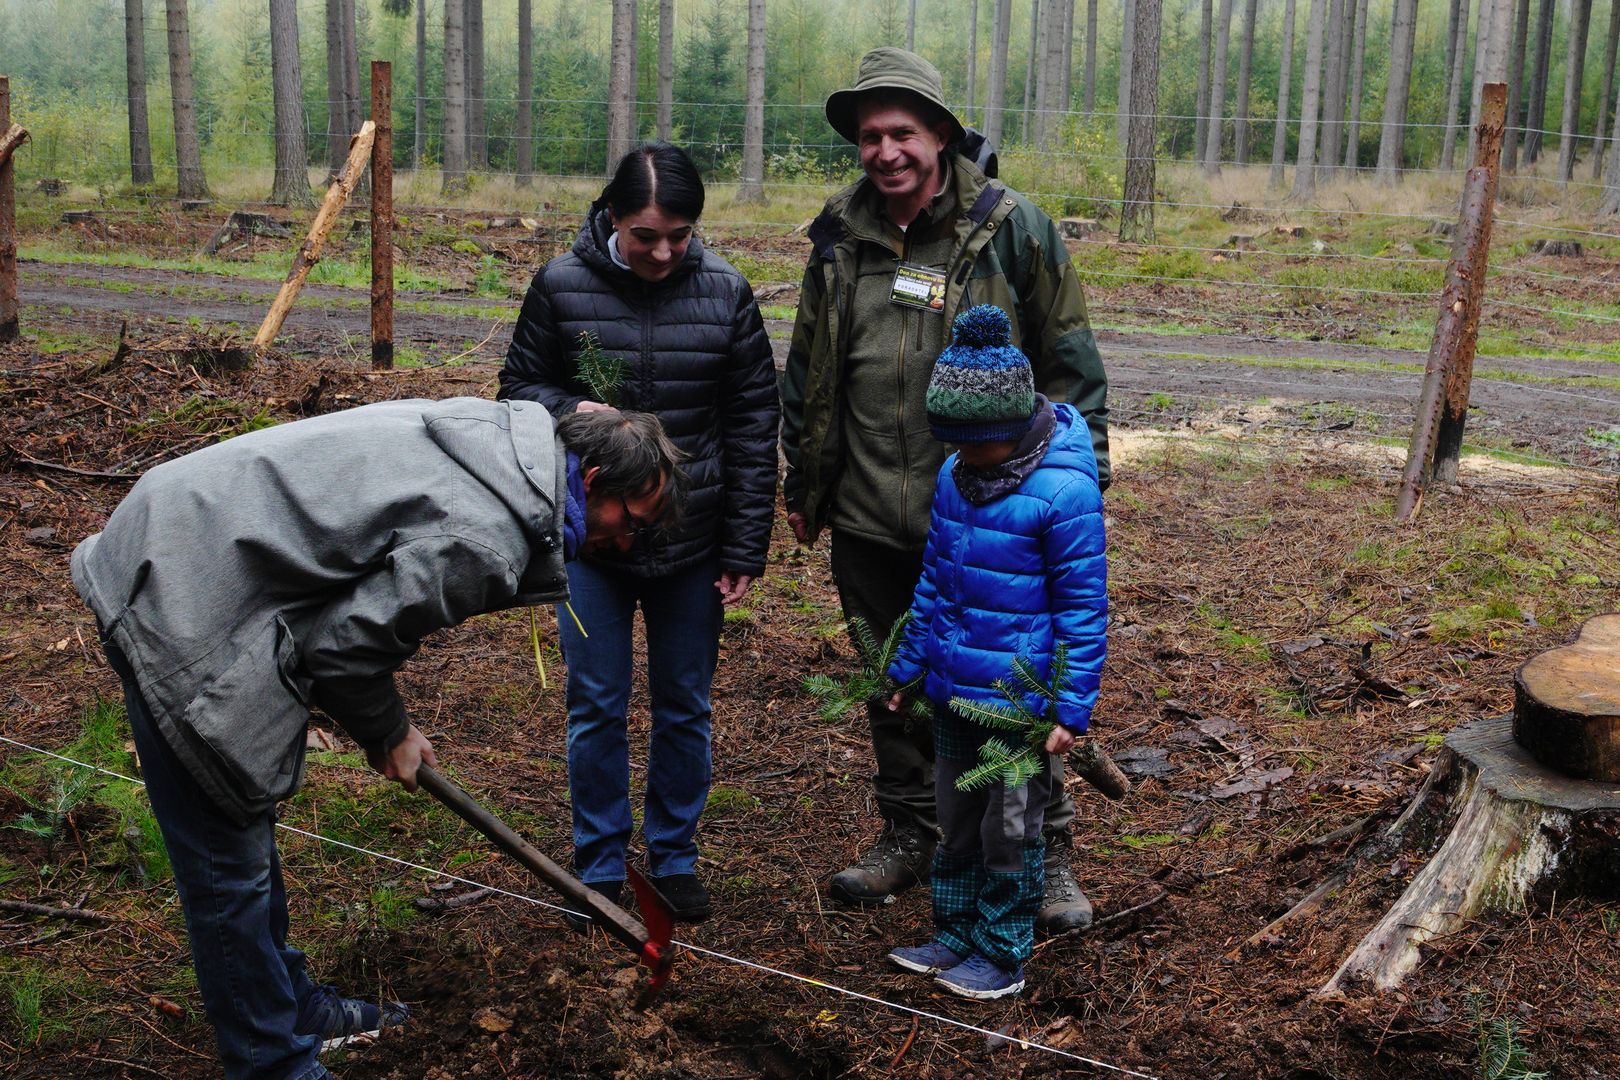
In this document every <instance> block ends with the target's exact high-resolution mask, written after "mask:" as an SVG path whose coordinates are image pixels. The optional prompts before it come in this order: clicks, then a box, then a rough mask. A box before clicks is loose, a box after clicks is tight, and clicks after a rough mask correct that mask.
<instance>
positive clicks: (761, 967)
mask: <svg viewBox="0 0 1620 1080" xmlns="http://www.w3.org/2000/svg"><path fill="white" fill-rule="evenodd" d="M0 742H5V743H10V744H11V745H12V746H16V747H20V748H21V749H23V750H28V751H32V752H33V753H36V754H42V755H44V756H45V757H50V758H55V759H56V760H58V761H63V762H66V763H67V764H69V765H76V766H78V767H79V768H81V769H89V770H91V771H92V772H98V773H101V774H102V775H104V776H110V777H112V778H114V779H116V780H123V781H125V782H127V783H131V784H137V785H139V786H141V787H145V786H146V782H145V781H143V780H139V779H137V778H135V777H133V776H125V775H124V774H123V773H118V772H113V771H112V770H111V769H104V768H102V767H101V766H99V765H91V764H89V763H88V762H84V761H77V760H75V759H74V758H70V757H66V756H64V755H62V754H57V753H53V752H52V751H50V750H42V749H40V748H39V747H37V746H32V745H30V744H28V743H25V742H19V741H18V740H16V739H10V738H7V737H6V736H4V735H0ZM275 824H276V828H278V829H282V830H285V831H286V832H290V833H293V834H295V835H297V836H303V837H307V838H309V839H311V840H319V841H321V842H322V843H326V844H331V845H333V846H335V847H340V848H344V849H346V850H348V851H353V852H356V853H358V854H361V855H367V856H370V857H371V858H374V859H381V860H383V861H384V862H390V863H395V864H396V865H399V866H405V867H409V868H410V869H412V870H420V871H421V872H423V873H425V874H431V875H433V876H435V877H442V878H446V879H448V880H450V881H455V882H459V883H460V884H462V885H468V886H471V887H473V888H478V889H488V890H489V891H490V892H494V893H499V894H500V895H502V896H509V897H511V898H512V899H514V900H522V901H523V902H525V903H528V904H533V905H535V906H536V907H542V908H547V909H549V910H551V911H557V912H563V913H566V914H571V915H578V916H580V917H581V918H586V917H588V915H587V914H586V913H584V912H576V911H573V910H571V909H569V908H565V907H561V906H559V905H557V904H548V903H547V902H546V901H544V900H540V899H537V898H535V897H533V896H526V895H524V894H523V893H516V892H512V891H510V890H507V889H503V888H501V887H500V886H498V885H485V884H484V883H482V882H479V881H474V880H473V879H471V878H465V877H461V876H460V875H458V874H452V873H450V872H449V871H448V870H439V869H437V868H435V867H431V866H423V865H421V864H420V863H413V862H411V861H410V860H409V859H401V858H398V857H397V856H394V855H388V854H385V853H383V852H380V851H372V850H371V849H370V848H364V847H361V846H360V845H358V844H350V843H346V842H345V841H342V840H338V839H335V838H333V837H330V836H322V835H321V834H320V833H314V832H310V831H309V830H307V829H300V828H298V827H297V826H294V825H284V824H282V823H281V822H279V821H278V822H276V823H275ZM670 944H672V945H679V946H680V947H681V948H683V949H686V950H688V951H690V952H694V953H701V954H702V955H705V956H712V957H714V958H715V959H717V960H724V961H726V962H727V963H731V964H736V965H738V966H740V967H745V968H752V969H753V970H756V971H764V972H768V973H770V974H772V975H780V976H782V977H783V978H785V979H792V980H794V981H795V982H801V983H805V984H806V985H809V986H817V987H821V988H822V989H824V990H831V991H833V992H835V993H838V994H843V995H844V996H845V997H849V998H854V999H856V1000H857V1001H865V1002H869V1003H870V1004H873V1005H877V1006H880V1007H882V1008H885V1009H893V1010H895V1011H896V1012H903V1013H910V1014H911V1015H914V1016H918V1017H924V1018H926V1019H929V1020H935V1021H938V1022H939V1023H941V1024H946V1025H949V1026H951V1027H957V1028H961V1029H962V1030H964V1031H971V1032H973V1033H974V1034H976V1035H984V1036H986V1037H988V1038H992V1039H998V1040H1002V1041H1005V1042H1007V1043H1010V1044H1017V1045H1018V1046H1019V1047H1021V1048H1023V1049H1025V1050H1044V1051H1046V1052H1047V1053H1049V1054H1057V1055H1058V1056H1060V1057H1066V1058H1069V1059H1070V1060H1072V1061H1079V1062H1082V1063H1083V1064H1086V1065H1094V1066H1096V1067H1098V1068H1102V1069H1109V1070H1111V1071H1113V1072H1117V1073H1122V1074H1124V1075H1125V1076H1135V1077H1140V1078H1141V1080H1158V1078H1157V1077H1155V1076H1153V1075H1152V1074H1151V1073H1144V1072H1137V1071H1136V1070H1135V1069H1127V1068H1125V1067H1124V1066H1121V1065H1110V1064H1109V1063H1108V1062H1106V1061H1098V1060H1097V1059H1096V1058H1088V1057H1083V1056H1081V1055H1080V1054H1072V1053H1070V1052H1069V1051H1067V1050H1063V1049H1060V1048H1058V1047H1056V1046H1049V1045H1047V1044H1046V1043H1040V1042H1035V1041H1034V1040H1031V1039H1022V1038H1019V1037H1018V1036H1016V1035H1007V1034H1004V1033H1002V1032H998V1031H991V1030H990V1029H989V1028H982V1027H978V1026H977V1025H975V1024H969V1023H967V1022H966V1021H963V1020H954V1019H952V1018H951V1017H949V1016H943V1015H940V1014H938V1013H931V1012H928V1011H926V1010H923V1009H916V1008H913V1007H911V1006H910V1005H902V1004H900V1003H899V1002H896V1001H888V1000H886V999H884V998H880V997H873V996H871V995H870V994H863V993H860V992H859V991H856V990H849V989H847V988H845V987H842V986H838V985H836V984H835V983H830V982H824V981H822V980H821V979H815V978H811V977H810V976H808V975H797V974H795V973H793V972H791V971H784V970H783V969H781V968H774V967H771V966H769V965H767V964H761V963H758V962H756V961H753V960H747V959H744V958H743V957H740V956H731V955H728V954H727V953H723V952H718V951H716V950H714V949H708V948H704V947H703V946H701V945H694V944H691V943H690V942H686V941H681V940H679V939H675V938H672V939H671V940H670Z"/></svg>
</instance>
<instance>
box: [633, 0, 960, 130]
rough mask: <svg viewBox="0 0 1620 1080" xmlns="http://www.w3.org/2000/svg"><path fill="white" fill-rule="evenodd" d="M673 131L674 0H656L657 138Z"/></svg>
mask: <svg viewBox="0 0 1620 1080" xmlns="http://www.w3.org/2000/svg"><path fill="white" fill-rule="evenodd" d="M971 82H972V80H969V84H970V85H971ZM972 96H973V94H972V92H971V90H970V91H969V93H968V97H969V98H971V97H972ZM674 130H675V0H658V127H657V131H658V137H659V138H660V139H663V140H664V141H665V142H668V141H669V137H670V135H671V133H673V132H674Z"/></svg>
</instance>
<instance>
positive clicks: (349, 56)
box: [343, 0, 369, 136]
mask: <svg viewBox="0 0 1620 1080" xmlns="http://www.w3.org/2000/svg"><path fill="white" fill-rule="evenodd" d="M343 97H344V100H345V101H347V102H348V105H349V114H348V115H349V123H348V128H349V130H348V134H349V135H351V136H352V135H353V134H354V133H355V132H357V131H359V130H360V125H361V124H364V123H365V122H366V108H367V105H368V104H369V102H366V101H362V100H361V97H360V37H359V27H358V26H357V24H356V22H355V17H354V0H343Z"/></svg>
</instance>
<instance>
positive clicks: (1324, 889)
mask: <svg viewBox="0 0 1620 1080" xmlns="http://www.w3.org/2000/svg"><path fill="white" fill-rule="evenodd" d="M1349 880H1350V872H1349V870H1339V871H1337V872H1335V873H1332V874H1329V875H1328V876H1327V878H1326V879H1325V880H1323V882H1322V883H1321V884H1320V885H1318V886H1317V887H1316V888H1314V889H1312V890H1311V891H1310V893H1309V894H1307V895H1306V897H1305V898H1304V899H1303V900H1301V901H1300V902H1299V903H1297V904H1295V905H1294V906H1293V907H1291V908H1289V909H1288V910H1287V911H1285V912H1283V913H1282V914H1281V915H1279V916H1277V917H1276V918H1275V919H1272V920H1271V921H1270V922H1268V923H1267V924H1266V925H1264V926H1262V927H1261V928H1260V929H1258V930H1256V931H1255V932H1254V933H1253V934H1251V935H1249V937H1248V938H1246V939H1245V940H1244V941H1243V943H1242V944H1240V945H1238V946H1237V947H1236V948H1234V949H1232V950H1231V951H1230V952H1228V953H1227V954H1226V958H1227V959H1228V960H1236V959H1237V958H1238V956H1239V954H1241V953H1242V952H1243V950H1244V949H1248V948H1253V947H1254V946H1256V945H1259V944H1261V943H1262V942H1264V941H1265V940H1266V939H1267V938H1269V937H1272V936H1274V935H1275V934H1276V932H1277V931H1278V930H1280V929H1282V928H1283V927H1284V926H1286V925H1287V924H1289V923H1291V922H1293V921H1294V920H1296V919H1302V918H1304V917H1305V916H1307V915H1314V914H1316V913H1317V912H1318V911H1320V910H1321V908H1322V905H1323V904H1325V903H1326V902H1327V898H1328V896H1329V894H1331V893H1333V892H1334V891H1336V890H1338V889H1341V888H1343V887H1344V883H1345V882H1347V881H1349Z"/></svg>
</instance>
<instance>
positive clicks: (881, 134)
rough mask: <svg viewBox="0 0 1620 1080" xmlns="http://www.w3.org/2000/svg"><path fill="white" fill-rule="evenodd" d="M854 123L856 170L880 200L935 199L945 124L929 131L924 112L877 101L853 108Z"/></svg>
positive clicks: (899, 104) (906, 106) (933, 127)
mask: <svg viewBox="0 0 1620 1080" xmlns="http://www.w3.org/2000/svg"><path fill="white" fill-rule="evenodd" d="M855 120H856V124H857V125H858V131H857V134H856V146H857V148H858V149H859V150H860V155H861V168H862V169H865V170H866V175H867V177H868V178H869V179H870V180H871V181H872V183H873V184H874V185H875V186H876V187H877V189H878V191H879V192H881V193H882V194H883V196H884V197H885V198H887V199H890V200H896V201H902V202H904V201H911V200H916V199H921V200H924V201H926V200H927V199H931V198H933V197H934V195H935V194H936V193H937V192H938V191H939V185H940V173H941V168H940V154H941V153H942V152H944V150H945V143H946V132H947V131H948V130H949V125H947V124H945V123H942V122H936V123H934V124H933V125H932V126H930V125H929V123H928V118H927V116H926V115H925V113H924V110H922V109H919V108H914V107H911V106H909V105H907V104H904V103H901V102H895V101H881V100H880V101H863V102H861V103H860V104H859V105H857V106H856V108H855Z"/></svg>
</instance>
